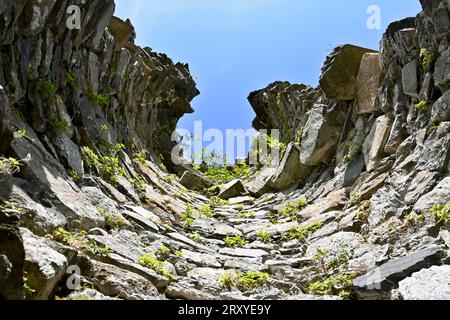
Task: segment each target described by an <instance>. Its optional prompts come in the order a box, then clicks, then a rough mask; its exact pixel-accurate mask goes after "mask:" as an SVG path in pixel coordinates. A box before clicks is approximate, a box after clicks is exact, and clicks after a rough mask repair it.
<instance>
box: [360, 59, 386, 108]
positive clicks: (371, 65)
mask: <svg viewBox="0 0 450 320" xmlns="http://www.w3.org/2000/svg"><path fill="white" fill-rule="evenodd" d="M382 80H383V74H382V72H381V67H380V54H379V53H366V54H365V55H364V56H363V57H362V60H361V66H360V68H359V72H358V77H357V80H356V82H357V84H356V86H357V96H356V103H357V106H358V114H366V113H369V114H370V113H373V112H375V111H377V110H379V108H380V106H379V103H378V88H379V87H380V85H381V81H382Z"/></svg>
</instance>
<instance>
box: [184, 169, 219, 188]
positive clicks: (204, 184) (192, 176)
mask: <svg viewBox="0 0 450 320" xmlns="http://www.w3.org/2000/svg"><path fill="white" fill-rule="evenodd" d="M180 183H181V185H183V186H185V187H186V188H188V189H191V190H195V191H203V190H204V189H207V188H210V187H211V186H212V183H211V181H209V179H208V178H207V177H206V176H204V175H201V174H200V173H197V172H192V171H190V170H187V171H185V172H184V173H183V175H182V176H181V179H180Z"/></svg>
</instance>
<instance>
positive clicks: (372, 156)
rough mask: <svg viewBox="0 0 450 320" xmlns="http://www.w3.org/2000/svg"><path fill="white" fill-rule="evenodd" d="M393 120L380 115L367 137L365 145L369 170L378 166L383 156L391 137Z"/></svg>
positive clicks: (365, 156) (365, 155)
mask: <svg viewBox="0 0 450 320" xmlns="http://www.w3.org/2000/svg"><path fill="white" fill-rule="evenodd" d="M390 131H391V121H390V119H389V118H388V117H387V116H381V117H379V118H378V119H377V120H376V122H375V124H374V125H373V127H372V130H371V131H370V134H369V136H368V137H367V138H366V141H365V142H364V147H363V153H364V159H365V161H366V167H367V170H368V171H372V170H373V169H375V168H376V167H378V165H379V163H380V160H381V159H382V158H383V155H384V154H385V153H384V147H385V146H386V143H387V141H388V139H389V134H390Z"/></svg>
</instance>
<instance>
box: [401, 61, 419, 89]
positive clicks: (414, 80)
mask: <svg viewBox="0 0 450 320" xmlns="http://www.w3.org/2000/svg"><path fill="white" fill-rule="evenodd" d="M418 79H419V63H418V62H417V60H413V61H411V62H410V63H408V64H407V65H406V66H404V67H403V69H402V82H403V90H404V92H405V94H407V95H409V96H411V97H414V98H419V91H418V90H419V83H418V81H419V80H418Z"/></svg>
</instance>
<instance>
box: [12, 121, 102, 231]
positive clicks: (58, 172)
mask: <svg viewBox="0 0 450 320" xmlns="http://www.w3.org/2000/svg"><path fill="white" fill-rule="evenodd" d="M26 132H27V135H28V136H29V138H31V139H32V140H31V141H32V142H30V141H28V139H19V140H16V141H14V142H13V143H12V145H11V148H12V149H13V151H14V152H15V153H16V154H17V156H18V158H20V159H26V158H27V157H29V156H31V159H30V161H28V162H27V163H26V170H24V174H25V176H26V177H27V179H28V181H29V182H31V183H36V185H38V186H41V187H44V188H47V189H48V190H49V191H50V192H52V193H53V194H54V195H55V196H56V198H57V201H55V206H56V207H57V208H58V210H59V211H60V212H61V213H63V214H64V215H65V216H66V217H67V218H68V220H69V221H70V223H72V224H74V225H76V226H79V227H81V228H85V229H86V230H89V229H91V228H94V227H96V226H101V225H102V223H103V222H104V218H103V217H102V216H100V214H99V213H98V210H97V209H96V208H95V207H94V206H92V204H91V203H90V202H89V201H88V199H87V198H86V197H85V196H84V195H83V194H82V193H81V192H80V190H79V189H78V188H77V187H76V186H75V185H73V184H71V183H70V182H69V181H68V178H67V175H66V173H65V172H64V168H63V167H62V165H61V164H60V163H59V162H57V161H56V159H54V158H53V157H52V156H51V155H50V154H49V153H48V152H47V151H46V149H45V148H44V146H43V145H42V143H41V142H40V140H39V138H38V137H37V135H35V134H34V132H33V130H32V129H31V128H27V130H26Z"/></svg>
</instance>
